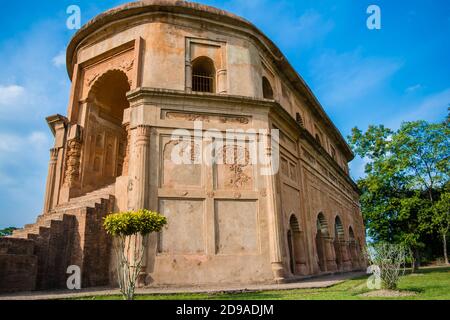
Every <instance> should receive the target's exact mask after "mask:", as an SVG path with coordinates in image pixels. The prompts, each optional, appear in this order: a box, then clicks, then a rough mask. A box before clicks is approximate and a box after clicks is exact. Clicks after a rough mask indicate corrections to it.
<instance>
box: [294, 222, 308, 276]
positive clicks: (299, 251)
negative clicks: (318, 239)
mask: <svg viewBox="0 0 450 320" xmlns="http://www.w3.org/2000/svg"><path fill="white" fill-rule="evenodd" d="M303 239H304V233H303V232H302V231H300V232H296V233H294V241H295V242H296V245H295V246H294V248H295V263H296V271H297V273H299V274H301V275H306V274H307V273H308V270H307V267H306V251H305V244H304V241H303Z"/></svg>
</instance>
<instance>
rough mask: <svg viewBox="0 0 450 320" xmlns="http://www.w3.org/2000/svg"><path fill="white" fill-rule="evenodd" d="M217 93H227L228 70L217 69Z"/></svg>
mask: <svg viewBox="0 0 450 320" xmlns="http://www.w3.org/2000/svg"><path fill="white" fill-rule="evenodd" d="M217 93H220V94H225V93H227V70H226V69H220V70H218V71H217Z"/></svg>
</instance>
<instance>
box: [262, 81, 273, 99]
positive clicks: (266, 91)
mask: <svg viewBox="0 0 450 320" xmlns="http://www.w3.org/2000/svg"><path fill="white" fill-rule="evenodd" d="M262 87H263V97H264V99H271V100H273V90H272V86H271V85H270V82H269V80H267V78H266V77H263V78H262Z"/></svg>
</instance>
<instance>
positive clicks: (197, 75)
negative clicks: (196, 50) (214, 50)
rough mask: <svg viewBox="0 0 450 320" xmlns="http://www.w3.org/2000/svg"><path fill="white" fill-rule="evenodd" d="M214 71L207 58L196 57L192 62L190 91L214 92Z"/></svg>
mask: <svg viewBox="0 0 450 320" xmlns="http://www.w3.org/2000/svg"><path fill="white" fill-rule="evenodd" d="M215 79H216V69H215V67H214V62H213V61H212V60H211V59H210V58H208V57H203V56H202V57H198V58H196V59H195V60H194V61H193V62H192V91H196V92H210V93H214V92H215Z"/></svg>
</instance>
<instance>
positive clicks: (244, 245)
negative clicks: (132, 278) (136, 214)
mask: <svg viewBox="0 0 450 320" xmlns="http://www.w3.org/2000/svg"><path fill="white" fill-rule="evenodd" d="M67 70H68V74H69V77H70V79H71V81H72V88H71V95H70V101H69V106H68V112H67V115H66V116H62V115H54V116H50V117H48V118H47V121H48V124H49V127H50V129H51V130H52V132H53V134H54V136H55V145H54V148H52V149H51V151H50V162H49V171H48V178H47V187H46V194H45V203H44V210H43V214H42V215H40V216H39V217H38V220H37V221H36V223H34V224H31V225H27V226H25V228H24V229H21V230H17V231H16V232H15V233H14V235H13V236H12V237H11V238H8V240H6V239H4V240H2V242H0V245H1V247H2V248H4V249H3V251H4V252H7V253H8V252H9V253H8V254H9V255H14V254H15V253H14V252H17V247H20V246H27V248H28V249H27V250H28V251H27V254H28V259H32V260H33V259H34V258H32V256H35V257H36V258H35V260H33V261H34V262H33V263H32V265H35V267H33V268H35V271H33V272H35V276H36V280H35V288H36V289H43V288H51V287H63V286H65V279H66V268H67V266H69V265H78V266H80V268H81V271H82V285H83V286H95V285H104V284H107V283H114V275H113V270H114V261H113V254H112V253H111V246H112V244H111V239H110V238H109V237H108V236H107V235H106V234H105V232H104V230H103V228H102V219H103V217H104V216H105V215H106V214H108V213H110V212H117V211H126V210H133V209H139V208H148V209H151V210H156V211H159V212H160V213H162V214H163V215H165V216H167V218H168V226H167V228H165V229H164V230H163V231H162V232H161V233H160V234H155V235H151V236H150V239H149V248H148V250H147V252H146V258H145V266H144V268H143V271H142V278H141V279H140V281H141V284H145V285H153V284H155V285H157V284H175V285H177V284H179V285H185V284H199V283H251V282H272V281H279V282H282V281H288V280H292V279H296V278H300V277H301V276H306V275H313V274H321V273H328V272H339V271H351V270H359V269H362V268H364V267H365V263H366V262H365V260H364V258H363V255H362V248H363V246H364V245H365V231H364V225H363V220H362V217H361V213H360V208H359V202H358V201H359V196H358V190H357V188H356V186H355V184H354V182H353V181H352V180H351V178H350V177H349V171H348V165H347V164H348V162H349V161H350V160H352V158H353V154H352V152H351V150H350V149H349V147H348V145H347V144H346V142H345V140H344V139H343V137H342V136H341V134H340V133H339V131H338V130H337V128H336V127H335V126H334V125H333V123H332V122H331V120H330V119H329V117H328V116H327V115H326V113H325V111H324V110H323V108H322V107H321V105H320V104H319V102H318V101H317V99H316V98H315V97H314V95H313V93H312V92H311V90H310V89H309V88H308V86H307V85H306V84H305V82H304V81H303V79H302V78H301V77H300V76H299V75H298V74H297V73H296V71H295V70H294V69H293V68H292V66H291V65H290V64H289V62H288V61H287V59H286V58H285V57H284V55H283V54H282V53H281V52H280V50H279V49H278V48H277V47H276V46H275V45H274V43H273V42H272V41H271V40H270V39H268V38H267V37H266V36H265V35H264V34H262V33H261V32H260V31H259V30H258V29H257V28H256V27H255V26H253V25H252V24H251V23H249V22H247V21H246V20H244V19H242V18H240V17H237V16H235V15H233V14H230V13H228V12H225V11H222V10H219V9H216V8H212V7H209V6H204V5H200V4H196V3H190V2H184V1H158V0H152V1H140V2H133V3H129V4H126V5H122V6H120V7H118V8H115V9H112V10H109V11H107V12H105V13H103V14H101V15H99V16H97V17H96V18H94V19H93V20H91V21H90V22H88V23H87V24H86V25H85V26H83V27H82V28H81V29H80V30H79V31H78V32H77V33H76V34H75V36H74V37H73V38H72V40H71V42H70V44H69V46H68V49H67ZM199 125H200V126H201V128H200V130H199V132H201V133H202V134H201V135H200V137H198V136H196V135H195V130H194V129H198V126H199ZM177 129H178V131H177V132H178V138H177V139H174V130H177ZM230 129H234V130H235V136H234V138H233V141H234V142H233V143H230V144H226V145H223V146H220V147H219V148H217V149H215V152H216V153H217V154H218V155H219V157H222V156H223V157H225V156H231V158H239V157H240V158H242V159H243V161H241V162H238V163H232V164H228V163H212V164H211V163H205V161H191V162H183V163H179V162H176V161H174V159H173V152H174V150H175V149H177V150H178V151H179V150H182V151H183V150H185V149H184V148H186V147H188V146H189V147H192V146H195V147H199V148H200V149H201V150H204V149H205V148H207V147H208V145H210V144H211V143H212V142H214V141H216V139H217V135H215V134H211V132H215V133H216V134H217V133H218V134H219V136H220V134H222V135H224V136H225V133H226V132H227V130H230ZM273 129H277V130H278V131H277V132H278V133H279V134H278V137H279V139H278V140H279V147H278V148H276V149H274V148H273V146H272V144H270V145H271V146H272V147H269V148H260V149H262V151H261V150H259V152H266V153H267V154H269V155H270V156H272V155H273V153H274V152H276V153H277V155H278V156H279V157H278V164H277V168H276V169H278V170H275V171H274V174H263V171H264V170H262V169H263V168H262V167H263V166H264V164H261V163H258V162H256V163H255V162H252V161H249V159H248V158H249V153H250V150H249V149H250V145H251V144H252V143H253V142H260V141H272V142H273V141H274V137H273V134H272V132H274V131H272V130H273ZM197 131H198V130H197ZM180 132H181V133H180ZM204 133H207V134H204ZM183 135H184V136H183ZM278 140H277V141H278ZM194 150H195V149H194ZM217 154H216V155H217ZM189 155H190V157H191V160H198V157H200V158H202V157H201V155H199V154H198V153H196V152H191V153H189ZM202 159H203V158H202ZM270 166H271V167H272V168H273V167H274V164H273V163H271V164H270ZM7 241H8V243H7ZM19 242H21V243H20V245H19V244H18V243H19ZM30 248H31V249H30ZM19 251H20V250H19ZM0 261H1V258H0ZM14 265H15V264H14V263H13V262H10V263H9V268H13V266H14ZM17 272H20V270H19V271H17ZM0 273H1V271H0ZM0 279H3V281H7V280H5V279H6V278H5V277H4V278H0ZM11 281H12V280H11ZM0 282H1V281H0ZM30 283H33V280H30ZM10 286H14V284H10ZM16 286H17V285H16Z"/></svg>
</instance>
